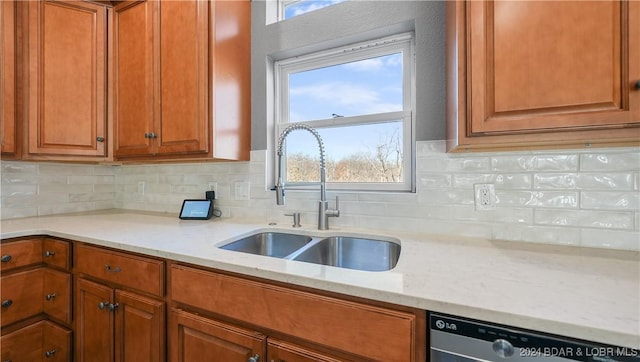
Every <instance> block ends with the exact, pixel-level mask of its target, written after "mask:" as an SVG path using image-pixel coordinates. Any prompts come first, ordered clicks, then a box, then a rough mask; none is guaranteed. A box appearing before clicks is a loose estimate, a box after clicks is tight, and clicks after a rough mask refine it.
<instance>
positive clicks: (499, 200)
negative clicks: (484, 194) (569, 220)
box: [496, 190, 578, 208]
mask: <svg viewBox="0 0 640 362" xmlns="http://www.w3.org/2000/svg"><path fill="white" fill-rule="evenodd" d="M496 205H498V206H501V205H507V206H515V207H522V206H529V207H558V208H577V207H578V192H573V191H499V190H497V191H496Z"/></svg>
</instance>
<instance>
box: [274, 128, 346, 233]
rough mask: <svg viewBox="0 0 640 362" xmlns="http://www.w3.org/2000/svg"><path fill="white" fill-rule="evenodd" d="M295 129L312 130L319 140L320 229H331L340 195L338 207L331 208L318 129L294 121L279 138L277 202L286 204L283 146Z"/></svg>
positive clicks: (337, 210) (338, 214) (336, 214)
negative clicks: (283, 179)
mask: <svg viewBox="0 0 640 362" xmlns="http://www.w3.org/2000/svg"><path fill="white" fill-rule="evenodd" d="M295 130H305V131H308V132H310V133H311V134H312V135H313V136H314V137H315V138H316V140H317V141H318V147H319V148H320V203H319V205H318V230H327V229H329V218H330V217H339V216H340V210H339V209H338V207H339V205H338V202H339V201H338V197H337V196H336V208H335V209H330V208H329V202H328V201H327V177H326V166H325V160H324V143H323V142H322V138H321V137H320V134H319V133H318V131H317V130H315V129H314V128H312V127H309V126H307V125H306V124H301V123H294V124H292V125H290V126H289V127H287V128H285V129H284V131H282V134H281V135H280V138H279V139H278V182H277V183H276V203H277V204H278V205H284V183H283V181H282V178H283V177H282V172H283V169H284V167H282V147H283V146H284V141H285V138H287V136H288V135H289V133H291V132H293V131H295Z"/></svg>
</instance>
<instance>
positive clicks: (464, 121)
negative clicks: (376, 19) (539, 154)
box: [446, 1, 640, 151]
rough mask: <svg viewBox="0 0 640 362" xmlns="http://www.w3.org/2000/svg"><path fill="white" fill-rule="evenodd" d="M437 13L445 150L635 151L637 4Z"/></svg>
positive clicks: (533, 5) (485, 7)
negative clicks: (443, 29)
mask: <svg viewBox="0 0 640 362" xmlns="http://www.w3.org/2000/svg"><path fill="white" fill-rule="evenodd" d="M446 6H447V58H448V59H447V64H448V66H449V68H448V69H447V76H448V89H447V96H448V99H447V122H448V124H447V148H448V149H449V150H455V151H465V150H486V149H515V148H523V147H525V148H538V147H583V146H585V145H628V144H639V143H640V83H638V82H639V81H640V3H638V2H634V1H590V2H572V1H552V2H548V1H539V2H538V1H467V2H462V1H449V2H447V5H446Z"/></svg>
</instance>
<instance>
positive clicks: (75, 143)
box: [22, 0, 110, 159]
mask: <svg viewBox="0 0 640 362" xmlns="http://www.w3.org/2000/svg"><path fill="white" fill-rule="evenodd" d="M24 6H25V14H26V16H25V18H24V22H25V23H24V25H23V28H22V29H23V31H24V32H25V40H26V43H25V47H26V53H25V62H26V63H24V66H25V69H26V72H25V76H26V77H27V79H25V80H24V85H25V86H26V89H27V90H26V93H25V97H26V98H27V99H26V103H27V107H26V109H25V113H26V114H25V118H26V121H27V126H28V131H27V137H28V149H27V152H26V154H25V157H26V158H34V159H43V158H44V159H46V158H59V156H60V155H64V156H76V157H78V158H79V159H83V157H85V156H92V157H93V158H96V157H97V158H105V157H106V156H107V146H106V143H107V142H106V141H107V103H106V101H107V29H108V11H110V10H109V9H108V8H107V7H105V6H103V5H100V4H94V3H89V2H80V1H46V0H41V1H30V2H28V3H25V5H24ZM93 158H90V159H93Z"/></svg>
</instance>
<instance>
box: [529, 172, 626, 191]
mask: <svg viewBox="0 0 640 362" xmlns="http://www.w3.org/2000/svg"><path fill="white" fill-rule="evenodd" d="M633 184H634V178H633V173H542V174H535V175H534V188H536V189H547V190H553V189H592V190H633V187H634V186H633Z"/></svg>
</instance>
